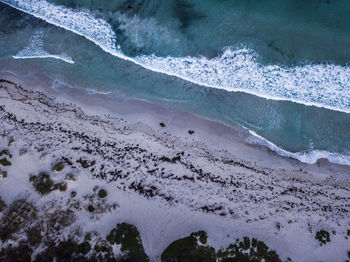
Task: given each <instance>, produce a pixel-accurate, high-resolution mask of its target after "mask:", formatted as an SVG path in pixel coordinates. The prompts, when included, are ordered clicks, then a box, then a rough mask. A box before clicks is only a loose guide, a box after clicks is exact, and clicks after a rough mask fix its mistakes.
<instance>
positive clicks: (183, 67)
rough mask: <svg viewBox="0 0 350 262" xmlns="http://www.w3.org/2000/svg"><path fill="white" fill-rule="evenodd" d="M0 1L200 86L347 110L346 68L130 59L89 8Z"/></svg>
mask: <svg viewBox="0 0 350 262" xmlns="http://www.w3.org/2000/svg"><path fill="white" fill-rule="evenodd" d="M1 2H3V3H5V4H7V5H10V6H12V7H14V8H16V9H19V10H21V11H23V12H26V13H28V14H31V15H33V16H35V17H37V18H41V19H43V20H45V21H46V22H48V23H50V24H53V25H56V26H58V27H61V28H64V29H66V30H69V31H71V32H74V33H76V34H78V35H81V36H83V37H85V38H86V39H88V40H90V41H92V42H94V43H95V44H96V45H98V46H99V47H100V48H102V49H103V50H104V51H105V52H108V53H110V54H111V55H113V56H116V57H118V58H121V59H124V60H127V61H130V62H132V63H135V64H137V65H139V66H142V67H144V68H146V69H148V70H151V71H154V72H159V73H163V74H166V75H169V76H175V77H178V78H181V79H184V80H186V81H189V82H192V83H194V84H198V85H201V86H206V87H211V88H219V89H225V90H227V91H234V92H237V91H240V92H246V93H249V94H253V95H256V96H260V97H263V98H266V99H274V100H286V101H292V102H296V103H300V104H304V105H310V106H311V105H313V106H317V107H323V108H327V109H331V110H335V111H341V112H346V113H349V112H350V66H340V65H334V64H312V63H304V64H301V65H298V66H294V67H284V66H281V65H261V64H259V62H258V57H257V55H256V54H255V52H254V51H253V50H250V49H248V48H245V47H236V48H235V47H228V48H226V49H225V50H223V53H222V55H221V56H218V57H215V58H213V59H208V58H206V57H158V56H155V55H148V56H146V55H140V56H136V57H129V56H127V55H125V54H124V53H123V51H122V50H121V47H120V45H119V44H118V41H117V35H116V34H115V32H114V31H113V29H112V27H111V25H110V24H108V23H107V22H106V21H105V20H104V19H102V18H97V17H95V15H94V14H93V13H91V12H89V11H88V10H72V9H70V8H67V7H64V6H57V5H54V4H51V3H48V2H46V1H44V0H33V1H18V0H1Z"/></svg>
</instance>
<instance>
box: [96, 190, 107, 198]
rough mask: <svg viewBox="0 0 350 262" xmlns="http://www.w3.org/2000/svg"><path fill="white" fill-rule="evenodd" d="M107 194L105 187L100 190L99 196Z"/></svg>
mask: <svg viewBox="0 0 350 262" xmlns="http://www.w3.org/2000/svg"><path fill="white" fill-rule="evenodd" d="M106 196H107V192H106V190H104V189H100V191H98V197H99V198H105V197H106Z"/></svg>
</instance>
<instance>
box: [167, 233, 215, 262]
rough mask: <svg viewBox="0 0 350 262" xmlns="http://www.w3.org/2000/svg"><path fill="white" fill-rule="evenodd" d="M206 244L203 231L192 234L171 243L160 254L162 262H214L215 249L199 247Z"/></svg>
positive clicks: (205, 235) (205, 236)
mask: <svg viewBox="0 0 350 262" xmlns="http://www.w3.org/2000/svg"><path fill="white" fill-rule="evenodd" d="M197 237H198V238H199V242H200V243H201V244H204V243H206V242H207V234H206V233H205V232H204V231H199V232H195V233H192V234H191V235H190V236H188V237H185V238H181V239H178V240H176V241H174V242H172V243H171V244H170V245H169V246H168V247H167V248H166V249H165V250H164V251H163V253H162V255H161V260H162V262H173V261H174V262H175V261H177V262H187V261H188V262H190V261H191V262H192V261H193V262H209V261H210V262H211V261H213V262H215V261H216V254H215V249H214V248H213V247H210V246H204V245H199V244H198V240H197Z"/></svg>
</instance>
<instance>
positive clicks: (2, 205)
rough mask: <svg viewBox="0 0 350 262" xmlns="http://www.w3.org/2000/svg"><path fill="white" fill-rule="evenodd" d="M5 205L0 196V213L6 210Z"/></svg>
mask: <svg viewBox="0 0 350 262" xmlns="http://www.w3.org/2000/svg"><path fill="white" fill-rule="evenodd" d="M6 207H7V205H6V203H5V201H4V200H2V198H1V196H0V212H2V211H4V210H5V209H6Z"/></svg>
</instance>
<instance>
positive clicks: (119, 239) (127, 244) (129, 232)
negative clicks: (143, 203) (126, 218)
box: [106, 223, 149, 262]
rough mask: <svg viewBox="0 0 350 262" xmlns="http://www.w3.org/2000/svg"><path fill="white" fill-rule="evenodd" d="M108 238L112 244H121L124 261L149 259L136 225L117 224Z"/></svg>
mask: <svg viewBox="0 0 350 262" xmlns="http://www.w3.org/2000/svg"><path fill="white" fill-rule="evenodd" d="M106 239H107V241H108V242H109V243H110V244H111V245H114V244H117V245H121V247H120V250H121V251H122V252H123V256H122V261H140V262H141V261H149V258H148V256H147V255H146V253H145V250H144V247H143V244H142V240H141V237H140V233H139V231H138V230H137V228H136V227H135V226H133V225H130V224H127V223H121V224H117V225H116V227H115V228H113V229H112V230H111V232H110V233H109V235H108V236H107V238H106Z"/></svg>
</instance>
